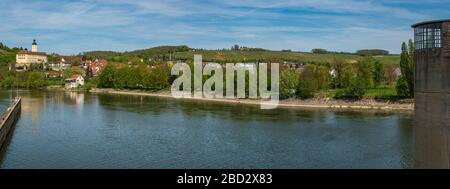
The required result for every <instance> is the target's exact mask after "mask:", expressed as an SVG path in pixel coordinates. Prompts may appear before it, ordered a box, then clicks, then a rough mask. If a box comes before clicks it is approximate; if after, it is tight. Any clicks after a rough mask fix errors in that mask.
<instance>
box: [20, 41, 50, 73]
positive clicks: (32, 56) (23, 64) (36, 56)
mask: <svg viewBox="0 0 450 189" xmlns="http://www.w3.org/2000/svg"><path fill="white" fill-rule="evenodd" d="M46 63H47V54H46V53H44V52H38V45H37V43H36V40H33V43H32V44H31V51H28V50H27V49H25V50H20V51H19V52H17V54H16V70H17V71H25V70H27V69H28V68H30V66H31V65H38V64H42V65H43V66H44V64H46Z"/></svg>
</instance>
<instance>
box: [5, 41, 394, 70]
mask: <svg viewBox="0 0 450 189" xmlns="http://www.w3.org/2000/svg"><path fill="white" fill-rule="evenodd" d="M18 51H20V48H8V47H6V46H5V45H3V44H1V45H0V65H7V64H8V62H15V56H16V54H17V52H18ZM194 54H202V55H203V61H205V62H219V63H227V62H279V63H285V62H286V63H319V64H327V63H332V62H336V61H340V62H348V63H354V62H357V61H358V60H361V58H362V56H363V55H370V56H374V58H375V59H377V60H379V61H381V62H383V63H385V64H398V63H399V61H400V56H399V55H390V54H389V52H388V51H385V50H381V49H363V50H359V51H357V52H354V53H351V52H333V51H327V50H325V49H313V50H312V51H311V52H299V51H292V50H289V49H286V50H280V51H274V50H268V49H262V48H250V47H242V46H237V45H235V46H233V47H231V48H228V49H217V50H208V49H196V48H190V47H188V46H186V45H178V46H158V47H152V48H148V49H142V50H134V51H127V52H114V51H89V52H83V53H80V55H75V56H76V57H81V55H82V57H83V58H84V59H88V60H95V59H105V60H107V61H108V62H112V63H139V62H145V63H157V62H162V61H170V60H171V61H178V60H180V61H193V57H194ZM75 56H70V57H75ZM47 57H48V61H49V62H52V61H54V60H56V59H57V58H58V57H60V55H58V54H47Z"/></svg>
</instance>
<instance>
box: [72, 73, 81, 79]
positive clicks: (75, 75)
mask: <svg viewBox="0 0 450 189" xmlns="http://www.w3.org/2000/svg"><path fill="white" fill-rule="evenodd" d="M80 76H81V75H80V74H72V75H71V76H70V78H72V79H77V78H78V77H80Z"/></svg>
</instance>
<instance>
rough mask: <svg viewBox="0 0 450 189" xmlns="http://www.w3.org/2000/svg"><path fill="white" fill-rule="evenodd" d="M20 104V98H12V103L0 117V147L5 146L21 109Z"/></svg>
mask: <svg viewBox="0 0 450 189" xmlns="http://www.w3.org/2000/svg"><path fill="white" fill-rule="evenodd" d="M21 104H22V100H21V99H20V98H16V99H14V101H13V102H12V104H11V105H10V106H9V107H8V108H7V109H6V110H5V112H4V113H3V114H2V115H1V117H0V149H2V148H4V147H6V142H7V139H8V135H9V134H10V132H11V131H12V130H13V128H14V126H15V124H16V122H17V120H18V119H19V117H20V113H21V111H22V108H21Z"/></svg>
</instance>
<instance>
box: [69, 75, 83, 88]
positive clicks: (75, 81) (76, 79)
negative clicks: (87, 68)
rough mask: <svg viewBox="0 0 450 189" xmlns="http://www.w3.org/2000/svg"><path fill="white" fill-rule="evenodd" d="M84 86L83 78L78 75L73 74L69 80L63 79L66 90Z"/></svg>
mask: <svg viewBox="0 0 450 189" xmlns="http://www.w3.org/2000/svg"><path fill="white" fill-rule="evenodd" d="M83 85H84V78H83V76H81V75H80V74H73V75H72V76H70V78H67V79H65V86H66V89H71V88H77V87H78V86H83Z"/></svg>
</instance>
